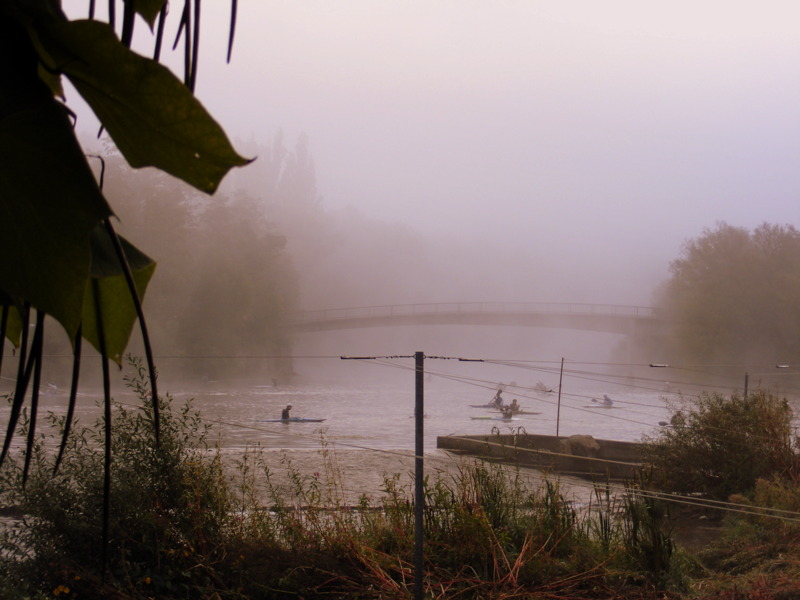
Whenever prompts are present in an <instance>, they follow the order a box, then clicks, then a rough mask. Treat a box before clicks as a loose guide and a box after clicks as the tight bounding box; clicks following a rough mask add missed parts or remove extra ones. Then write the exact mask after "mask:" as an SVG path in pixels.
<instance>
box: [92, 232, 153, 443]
mask: <svg viewBox="0 0 800 600" xmlns="http://www.w3.org/2000/svg"><path fill="white" fill-rule="evenodd" d="M103 223H104V224H105V226H106V231H107V232H108V235H109V237H110V238H111V243H112V245H113V246H114V252H115V253H116V255H117V258H118V259H119V264H120V266H121V267H122V272H123V273H124V274H125V281H126V282H127V283H128V290H129V291H130V294H131V300H132V301H133V305H134V307H135V308H136V315H137V316H138V317H139V329H140V330H141V332H142V342H143V343H144V352H145V357H146V358H147V369H148V371H149V373H150V392H151V394H152V396H153V427H154V428H155V436H156V445H158V444H159V443H160V439H161V438H160V433H161V419H160V416H159V414H160V413H159V407H158V387H157V385H156V377H157V373H156V367H155V359H154V358H153V348H152V346H151V345H150V334H149V333H148V330H147V321H145V318H144V310H143V309H142V301H141V298H139V292H137V291H136V283H135V282H134V280H133V273H131V267H130V265H129V264H128V261H127V259H126V258H125V252H124V251H123V250H122V244H121V243H120V241H119V236H118V235H117V232H116V231H115V230H114V226H113V225H112V224H111V220H110V219H105V220H104V221H103Z"/></svg>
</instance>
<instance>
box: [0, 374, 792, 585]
mask: <svg viewBox="0 0 800 600" xmlns="http://www.w3.org/2000/svg"><path fill="white" fill-rule="evenodd" d="M129 384H130V385H131V386H132V387H133V388H134V389H135V390H136V391H137V392H138V394H139V395H140V396H141V398H142V400H143V401H142V407H141V408H140V407H130V406H125V405H121V404H117V405H116V406H115V410H114V428H113V433H112V436H113V437H112V447H113V449H114V452H113V454H114V459H113V471H112V477H111V482H112V494H111V498H112V500H111V510H110V516H111V518H110V521H109V523H108V529H109V531H108V536H107V539H108V540H109V543H108V545H107V546H105V547H103V546H102V545H101V544H100V540H101V539H103V537H104V536H102V529H103V520H102V519H101V514H102V502H103V485H102V481H103V475H102V472H103V451H102V449H101V448H102V446H103V444H102V441H103V435H104V431H105V429H104V427H103V423H102V422H98V423H96V424H94V425H92V426H86V427H81V428H77V431H76V432H75V433H74V435H72V436H71V437H70V443H69V447H68V449H67V451H66V455H65V457H64V459H63V462H62V465H61V468H60V470H59V472H58V473H57V474H56V475H55V476H54V475H53V464H52V455H51V454H52V453H51V452H50V450H49V449H50V448H52V444H51V442H50V441H49V440H48V439H47V438H46V437H42V436H41V435H40V436H39V437H38V442H37V444H36V445H35V446H34V447H33V449H32V452H31V455H30V459H31V461H32V468H31V471H30V475H29V478H28V481H27V483H26V484H24V485H23V483H22V469H23V463H24V454H22V453H21V454H20V455H18V456H17V457H16V460H12V461H10V462H9V463H7V464H6V465H5V466H4V469H3V471H2V473H0V500H1V501H2V505H3V506H6V507H8V506H14V507H16V508H17V513H16V518H15V519H12V520H10V521H9V522H8V524H7V526H6V527H4V528H3V530H2V539H0V544H2V547H3V548H4V552H3V554H2V556H0V595H1V596H3V597H20V598H23V597H28V598H52V597H54V596H55V597H64V598H88V599H92V598H109V597H113V598H118V599H130V600H133V599H137V600H138V599H142V600H143V599H146V598H159V599H167V600H169V599H173V598H175V599H177V598H208V599H211V598H214V599H220V600H221V599H236V600H248V599H262V598H264V599H267V598H269V599H272V598H308V599H310V598H331V597H348V598H350V597H352V598H364V599H367V598H410V597H411V596H412V590H413V582H414V572H413V567H412V565H413V564H414V555H413V549H414V513H415V511H414V506H413V503H412V502H411V500H410V499H411V498H412V497H413V494H412V490H411V486H412V481H411V479H410V478H408V477H405V476H403V475H400V474H396V475H395V474H387V475H386V477H385V480H384V485H383V492H382V493H381V494H380V495H378V496H377V497H368V496H362V497H361V498H360V500H359V501H358V502H357V503H356V504H355V505H352V503H351V504H350V505H346V504H345V502H344V500H343V495H342V493H341V489H342V486H341V478H342V477H343V474H342V473H340V472H338V470H337V466H336V464H337V463H336V459H335V450H334V449H332V448H330V447H329V446H327V445H325V444H323V445H322V447H321V449H320V451H319V452H320V464H321V467H320V472H319V473H315V474H314V475H313V476H307V475H304V474H302V473H301V472H300V471H298V470H296V469H295V468H294V467H293V466H292V464H291V462H290V461H289V460H288V459H287V460H286V461H283V462H282V463H281V464H279V465H276V464H272V463H271V462H269V461H268V459H267V455H266V453H263V452H261V451H259V449H257V448H254V449H251V450H250V451H248V452H247V453H245V454H244V456H243V457H242V458H241V459H240V460H239V461H238V463H237V464H236V468H234V469H232V470H231V469H228V468H226V466H225V465H224V464H223V460H222V457H221V454H220V453H219V452H218V451H217V450H215V449H214V448H213V447H210V446H209V441H210V440H211V439H212V436H210V430H209V428H208V426H207V425H205V424H204V422H203V420H202V418H201V416H200V415H199V414H198V413H197V412H196V411H195V410H194V409H193V408H192V406H191V404H190V403H189V404H186V405H184V406H177V405H176V404H175V403H174V402H173V401H172V400H171V398H169V397H168V396H167V397H164V398H162V399H161V409H162V412H161V415H162V429H161V440H160V444H159V445H155V444H154V440H153V428H152V407H151V405H150V404H149V403H148V402H147V401H145V399H146V398H147V397H148V390H147V386H146V383H145V380H144V376H143V372H142V371H139V372H138V373H137V374H136V375H135V376H134V377H133V378H132V379H131V380H130V381H129ZM732 401H734V405H733V407H730V408H729V407H728V406H726V405H725V403H723V402H719V403H718V402H717V399H716V398H715V399H714V401H713V402H712V401H711V400H709V399H703V400H701V401H700V402H699V404H698V411H699V413H701V414H699V415H695V413H694V412H692V411H691V409H690V408H689V407H684V409H683V412H682V413H681V414H683V415H684V419H685V420H684V424H685V426H686V427H688V428H695V427H698V425H697V423H701V422H702V423H706V422H708V421H709V420H710V419H709V418H708V413H709V412H711V413H719V412H724V413H725V414H728V413H731V414H739V413H738V412H737V411H739V410H740V408H741V407H740V405H743V406H746V407H747V410H749V411H751V412H750V413H749V414H750V415H752V416H756V415H761V418H762V420H761V421H759V422H760V423H761V424H762V425H764V424H766V423H767V422H768V421H770V419H772V420H773V421H774V424H775V425H776V426H777V425H779V424H780V423H783V422H784V421H785V419H786V417H785V414H786V411H785V410H783V409H781V403H780V402H773V401H772V400H770V397H769V396H768V395H766V394H758V395H754V396H753V397H752V400H747V399H738V401H737V399H735V398H734V399H732ZM743 403H744V404H743ZM763 412H766V416H764V415H762V414H761V413H763ZM51 421H52V422H53V424H54V425H55V426H56V427H55V429H56V430H57V429H58V425H59V423H58V418H56V417H51ZM23 427H25V424H24V423H23ZM677 429H678V428H677V427H676V428H674V430H677ZM778 429H780V428H778ZM712 431H713V434H712V433H711V432H712ZM781 431H782V430H781ZM718 433H719V432H718V431H716V430H712V429H711V426H710V425H708V426H707V428H706V429H704V430H700V431H699V432H698V433H697V435H696V436H695V437H693V438H689V439H690V440H692V441H693V442H694V441H697V440H699V439H700V438H701V437H703V435H705V436H706V437H711V436H712V435H717V434H718ZM676 440H678V441H676ZM683 440H684V438H676V437H675V436H670V435H666V436H665V437H664V439H663V440H660V442H659V441H653V444H657V443H662V444H664V445H668V444H670V443H672V444H676V443H684V441H683ZM750 441H751V442H754V440H750ZM654 464H655V463H654ZM684 464H686V463H684ZM790 466H791V465H790ZM278 469H280V470H285V471H286V473H283V475H284V476H283V477H282V478H281V479H282V481H281V483H279V482H278V479H279V478H277V477H276V474H277V470H278ZM652 472H655V469H653V471H652ZM796 473H797V471H796V470H794V469H792V468H790V469H788V470H774V471H772V472H771V473H764V476H765V478H761V479H759V478H756V479H755V480H754V481H753V482H752V485H749V484H742V485H741V487H742V489H741V490H738V492H739V496H737V497H734V500H735V502H736V503H737V504H738V505H742V506H747V505H749V506H752V507H767V506H768V507H771V508H773V509H780V510H782V511H786V512H782V513H772V514H770V513H767V512H765V511H764V512H760V513H758V514H755V513H751V514H744V513H740V514H738V516H737V513H730V514H731V515H733V516H731V517H726V518H725V521H726V526H725V529H724V534H723V537H722V538H721V540H722V542H721V543H717V544H711V545H707V544H706V545H703V546H701V547H700V548H699V549H698V548H692V549H691V551H690V549H688V548H685V547H683V546H682V545H681V543H680V542H677V541H676V538H675V536H674V530H673V527H674V525H675V521H674V516H675V513H676V510H677V509H676V508H675V506H676V505H674V504H672V503H667V502H666V501H665V499H664V497H662V496H661V495H659V494H656V493H654V489H653V487H652V486H650V485H644V484H643V482H642V481H640V482H638V483H631V484H629V485H627V486H625V487H624V488H611V487H610V486H608V485H604V484H600V483H598V484H596V485H595V487H594V492H593V494H592V495H591V500H590V501H588V502H586V503H583V504H576V503H574V502H573V501H572V500H571V499H570V498H567V497H566V495H565V494H564V493H563V492H562V489H561V488H560V486H559V483H558V480H557V479H550V478H546V479H545V480H544V482H543V484H542V486H540V487H538V488H535V489H532V488H531V487H530V486H529V485H528V484H527V482H526V481H527V480H526V479H525V478H523V477H522V476H521V474H520V471H519V470H517V469H514V468H509V467H502V466H500V465H492V464H487V463H481V462H464V463H459V465H458V467H457V468H456V469H453V470H451V471H448V472H442V473H440V474H438V475H436V476H429V477H428V478H427V479H426V481H425V512H424V534H425V546H424V548H425V562H424V565H425V590H426V597H428V598H463V599H473V598H475V599H477V598H548V599H567V598H610V597H615V598H660V599H663V598H718V597H721V598H730V599H733V598H737V599H738V598H778V597H788V596H786V595H785V593H786V592H787V590H789V591H794V592H796V591H800V586H798V585H797V584H796V583H794V579H795V578H794V577H793V574H795V573H796V572H797V567H798V566H800V553H798V551H797V549H796V546H797V543H796V540H797V535H798V533H800V523H799V522H798V520H797V518H796V517H794V516H790V515H796V514H797V511H798V510H800V488H799V487H798V486H797V480H796V479H795V476H796ZM644 480H645V481H651V482H654V481H656V480H655V479H653V478H652V477H650V478H648V477H645V478H644ZM286 482H288V483H286ZM662 484H663V482H662ZM684 510H685V509H684ZM719 514H721V513H719V511H712V512H708V513H707V515H704V516H710V518H711V519H716V518H718V515H719ZM775 514H780V515H782V516H783V517H784V518H782V519H776V518H775ZM767 569H769V570H770V571H769V572H770V576H769V578H766V577H764V576H763V575H764V573H766V572H767ZM773 591H774V592H775V593H774V594H773ZM778 592H780V593H781V594H784V595H783V596H780V595H779V594H778Z"/></svg>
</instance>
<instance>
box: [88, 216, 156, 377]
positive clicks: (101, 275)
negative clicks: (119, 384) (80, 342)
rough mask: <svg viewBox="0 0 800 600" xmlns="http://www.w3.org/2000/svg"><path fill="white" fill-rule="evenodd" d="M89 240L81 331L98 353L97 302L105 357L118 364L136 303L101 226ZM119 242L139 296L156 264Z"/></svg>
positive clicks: (109, 240) (130, 329) (122, 241)
mask: <svg viewBox="0 0 800 600" xmlns="http://www.w3.org/2000/svg"><path fill="white" fill-rule="evenodd" d="M91 242H92V270H91V280H90V282H89V284H87V288H86V297H85V298H86V299H85V302H84V306H83V329H82V334H83V337H84V338H85V339H86V340H88V341H89V343H90V344H92V346H94V347H95V348H96V349H97V351H98V352H100V351H101V345H100V334H99V328H98V323H97V308H96V307H97V305H98V304H99V307H100V313H101V315H102V329H103V333H104V339H105V350H106V356H107V357H108V358H110V359H111V360H113V361H115V362H117V363H118V364H119V363H121V361H122V355H123V353H124V351H125V347H126V346H127V345H128V340H129V339H130V335H131V331H132V330H133V326H134V324H135V323H136V319H137V314H136V306H135V304H134V303H133V299H132V298H131V292H130V289H129V288H128V283H127V281H126V279H125V274H124V272H123V270H122V267H121V265H120V263H119V259H118V258H117V255H116V252H115V251H114V247H113V245H112V243H111V238H110V237H109V234H108V232H107V231H106V229H105V228H104V227H103V226H98V227H97V228H95V230H94V231H93V232H92V239H91ZM120 242H121V244H122V249H123V252H124V254H125V258H126V260H127V262H128V265H129V266H130V269H131V273H132V275H133V280H134V283H135V285H136V290H137V292H138V294H139V297H140V298H142V297H144V293H145V290H146V289H147V284H148V283H149V282H150V278H151V277H152V276H153V272H154V271H155V268H156V263H155V262H154V261H153V260H152V259H151V258H150V257H148V256H147V255H145V254H144V253H143V252H141V251H139V250H138V249H136V248H135V247H134V246H133V245H132V244H130V243H129V242H128V241H126V240H125V239H123V238H120ZM93 282H95V283H93Z"/></svg>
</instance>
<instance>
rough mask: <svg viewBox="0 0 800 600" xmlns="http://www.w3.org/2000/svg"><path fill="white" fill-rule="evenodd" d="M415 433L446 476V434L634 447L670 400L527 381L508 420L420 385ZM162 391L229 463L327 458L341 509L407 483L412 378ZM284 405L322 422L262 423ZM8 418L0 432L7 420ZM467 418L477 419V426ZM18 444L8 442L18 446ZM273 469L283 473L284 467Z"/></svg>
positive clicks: (615, 387) (656, 393)
mask: <svg viewBox="0 0 800 600" xmlns="http://www.w3.org/2000/svg"><path fill="white" fill-rule="evenodd" d="M423 381H424V384H423V390H422V399H423V405H424V410H423V412H424V415H425V418H424V420H423V430H424V448H425V463H426V470H428V471H431V470H442V471H446V470H448V469H451V468H453V466H454V465H455V464H456V461H457V460H459V459H456V458H454V457H452V456H450V455H449V454H447V453H446V452H444V451H442V450H438V449H437V448H436V438H437V437H438V436H446V435H475V434H486V433H492V432H493V431H497V432H500V433H508V432H511V431H514V432H527V433H537V434H549V435H555V434H556V433H559V434H560V435H572V434H589V435H592V436H594V437H596V438H604V439H616V440H630V441H633V440H638V439H640V438H641V436H642V435H643V434H651V433H653V432H654V431H656V430H657V429H658V427H659V425H658V423H659V421H665V420H668V418H669V411H668V408H667V404H668V398H669V397H671V396H672V397H674V394H673V393H672V392H665V391H663V390H659V389H655V388H652V387H650V388H646V389H642V388H641V386H636V385H629V384H625V383H624V382H623V383H622V384H620V383H618V382H614V381H612V380H608V379H606V380H601V381H588V382H586V381H583V382H579V383H576V382H573V383H571V384H569V385H570V386H571V387H570V389H569V391H567V390H566V389H565V388H564V387H562V394H561V398H560V400H559V395H558V394H557V393H556V392H551V393H548V392H541V391H536V390H535V389H534V385H533V384H535V383H538V382H536V381H531V382H529V383H528V385H525V386H516V385H510V384H505V385H504V388H505V391H504V399H505V400H506V402H510V401H511V400H512V399H513V398H516V399H517V401H518V403H519V404H520V405H521V406H522V409H523V410H524V411H526V412H535V413H539V414H523V415H519V416H517V417H515V418H514V419H513V420H511V421H507V420H502V419H500V418H499V414H498V413H496V412H492V411H490V410H488V409H482V408H473V407H471V406H470V405H472V404H475V405H480V404H485V403H486V402H488V401H489V400H490V399H491V398H492V396H493V395H494V393H495V386H496V385H497V384H495V383H493V382H487V381H473V380H470V379H464V378H460V377H458V378H455V379H453V378H451V377H449V376H444V377H440V376H432V375H427V376H426V377H424V378H423ZM168 384H169V382H163V383H161V388H162V389H161V390H160V391H161V392H162V393H165V392H168V393H170V394H171V395H172V396H173V398H174V403H175V405H177V406H180V405H182V404H183V402H184V401H186V400H189V399H191V400H192V403H193V406H194V407H195V408H196V409H197V410H198V411H200V413H201V414H202V416H203V417H204V419H205V420H206V421H208V422H209V423H211V425H212V436H211V438H210V439H211V441H212V443H214V444H215V445H216V446H218V448H219V451H220V452H221V453H222V454H223V456H224V457H226V459H227V460H228V461H229V462H230V463H231V464H235V462H236V461H238V460H240V459H241V457H242V456H243V455H244V452H245V450H247V449H253V448H259V449H260V452H262V453H264V454H265V456H266V457H267V462H268V463H271V464H272V465H273V467H271V469H272V470H273V471H280V470H281V469H282V468H284V467H285V462H286V461H287V460H289V461H291V463H292V465H293V466H294V467H295V468H297V469H298V470H299V471H301V472H303V473H304V474H306V475H315V476H316V475H317V474H318V473H320V472H321V470H323V469H324V468H325V464H324V463H325V461H324V460H323V458H322V450H323V449H326V450H327V451H328V454H329V455H330V454H331V453H333V454H335V457H336V467H337V468H338V469H340V470H341V473H340V475H341V477H342V479H343V481H344V484H343V487H344V488H345V489H346V491H347V493H346V496H347V499H348V501H352V500H353V499H354V498H356V497H357V496H358V495H359V494H360V493H367V494H377V493H378V492H379V490H380V488H381V486H382V483H383V478H384V477H385V476H389V475H392V474H393V473H401V474H410V473H411V472H412V471H413V469H414V458H413V451H414V448H415V419H414V407H415V404H416V402H417V389H416V378H415V374H414V372H413V370H409V371H408V376H407V377H405V376H404V377H401V378H399V379H398V378H392V379H391V380H390V381H389V382H382V383H375V382H371V383H370V382H366V383H364V382H361V381H360V380H359V381H358V382H357V383H355V382H354V383H348V384H342V383H302V384H292V385H282V384H281V385H273V384H272V383H271V382H268V383H252V382H251V383H241V382H238V383H232V382H224V381H211V382H198V383H196V384H188V385H187V384H184V385H182V386H180V387H177V388H173V389H169V387H168ZM164 388H167V389H164ZM48 391H49V392H50V393H48V394H46V395H44V396H42V398H41V407H40V411H41V412H42V413H43V412H46V411H52V412H55V413H57V414H62V413H64V412H65V411H66V402H67V396H66V392H65V391H62V390H56V389H52V388H50V389H49V390H48ZM604 393H607V394H609V396H611V397H612V398H613V399H614V405H613V408H602V407H600V406H599V403H596V402H592V399H593V398H594V399H599V398H601V397H602V395H603V394H604ZM98 397H99V394H97V393H85V394H82V395H81V396H80V397H79V399H78V409H77V413H76V414H77V418H78V419H79V421H80V422H82V423H83V424H88V423H90V422H93V421H94V419H95V418H96V417H97V416H98V415H99V414H100V410H99V408H98V405H97V402H98V400H97V399H98ZM114 397H115V399H116V400H117V401H119V402H122V403H125V404H132V405H133V404H137V403H138V400H137V399H136V398H135V396H134V395H133V394H132V393H131V392H129V391H128V390H126V389H124V388H121V389H118V390H115V392H114ZM288 403H291V404H292V405H293V408H292V413H291V414H292V416H296V417H307V418H318V419H324V421H323V422H320V423H311V422H309V423H271V422H267V419H276V418H279V417H280V414H281V409H282V408H283V407H284V406H286V404H288ZM7 412H8V411H7V410H5V411H4V413H3V414H2V417H0V426H4V422H5V421H6V420H7ZM473 417H481V418H480V419H476V418H473ZM21 443H22V440H16V441H15V446H16V447H19V446H20V444H21ZM281 465H284V466H283V467H282V466H281Z"/></svg>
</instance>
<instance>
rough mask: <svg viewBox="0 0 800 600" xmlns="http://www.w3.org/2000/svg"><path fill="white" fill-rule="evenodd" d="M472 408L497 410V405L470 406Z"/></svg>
mask: <svg viewBox="0 0 800 600" xmlns="http://www.w3.org/2000/svg"><path fill="white" fill-rule="evenodd" d="M470 408H497V405H496V404H470Z"/></svg>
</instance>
